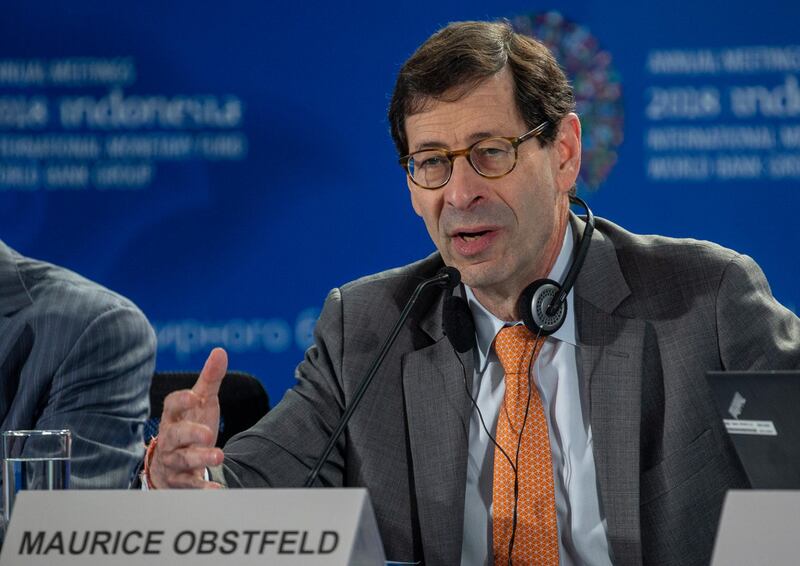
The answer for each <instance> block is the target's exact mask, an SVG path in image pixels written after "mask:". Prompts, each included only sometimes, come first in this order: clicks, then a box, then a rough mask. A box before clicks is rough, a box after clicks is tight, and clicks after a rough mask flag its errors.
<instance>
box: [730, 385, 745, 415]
mask: <svg viewBox="0 0 800 566" xmlns="http://www.w3.org/2000/svg"><path fill="white" fill-rule="evenodd" d="M745 403H747V399H745V398H744V397H742V394H741V393H739V392H738V391H737V392H736V393H734V395H733V400H732V401H731V406H730V407H728V412H729V413H730V414H731V416H732V417H733V418H734V419H738V418H739V415H741V414H742V411H743V410H744V404H745Z"/></svg>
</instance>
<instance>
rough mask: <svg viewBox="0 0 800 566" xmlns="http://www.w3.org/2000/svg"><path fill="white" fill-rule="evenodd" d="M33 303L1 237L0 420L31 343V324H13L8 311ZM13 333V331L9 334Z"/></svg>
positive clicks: (6, 407) (5, 410) (6, 411)
mask: <svg viewBox="0 0 800 566" xmlns="http://www.w3.org/2000/svg"><path fill="white" fill-rule="evenodd" d="M31 304H33V301H32V300H31V297H30V295H29V294H28V290H27V288H26V287H25V285H24V283H23V281H22V278H21V277H20V274H19V268H18V266H17V257H15V254H14V252H13V251H12V250H11V248H9V247H8V246H6V245H5V244H4V243H3V242H2V241H0V422H3V429H4V430H5V428H7V427H6V426H5V418H6V415H7V414H8V410H9V408H10V406H11V402H12V401H13V400H14V396H15V394H16V391H17V388H18V387H19V377H20V371H21V367H22V365H23V364H24V362H25V359H26V358H27V355H28V352H29V351H30V349H31V347H32V346H33V334H32V331H31V330H30V328H27V327H26V328H21V327H20V325H19V324H17V325H14V324H13V320H12V318H11V315H13V314H14V313H16V312H17V311H19V310H20V309H22V308H24V307H27V306H29V305H31ZM12 333H13V334H12Z"/></svg>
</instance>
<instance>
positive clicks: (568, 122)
mask: <svg viewBox="0 0 800 566" xmlns="http://www.w3.org/2000/svg"><path fill="white" fill-rule="evenodd" d="M554 143H555V149H556V151H557V155H558V171H557V172H556V179H557V181H558V188H559V190H561V191H569V190H570V189H571V188H572V187H573V186H575V181H576V180H577V179H578V173H579V172H580V170H581V121H580V119H579V118H578V115H577V114H575V113H574V112H570V113H569V114H567V115H566V116H564V118H562V119H561V125H560V126H559V128H558V134H556V139H555V142H554Z"/></svg>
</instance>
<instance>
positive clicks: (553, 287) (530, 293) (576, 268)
mask: <svg viewBox="0 0 800 566" xmlns="http://www.w3.org/2000/svg"><path fill="white" fill-rule="evenodd" d="M569 200H570V202H572V203H573V204H577V205H579V206H581V207H582V208H583V209H584V210H585V211H586V225H585V226H584V228H583V233H582V234H581V239H580V242H579V243H578V249H577V250H576V252H575V257H574V258H573V260H572V265H570V268H569V271H567V274H566V275H565V276H564V281H563V282H561V283H558V282H556V281H553V280H552V279H539V280H538V281H534V282H533V283H531V284H530V285H528V286H527V287H525V289H524V290H523V291H522V294H521V295H520V297H519V299H518V300H517V312H519V313H520V316H521V317H522V322H524V323H525V326H527V327H528V328H529V329H530V330H531V332H533V333H534V334H537V335H539V336H549V335H550V334H553V333H554V332H556V331H557V330H558V329H559V328H561V325H562V324H564V321H565V320H566V319H567V295H569V292H570V291H571V290H572V286H573V285H574V284H575V281H576V279H577V278H578V273H580V270H581V267H583V262H584V260H585V259H586V254H587V253H588V252H589V245H590V244H591V243H592V233H593V232H594V215H593V214H592V210H591V209H590V208H589V205H587V204H586V203H585V202H584V201H583V200H582V199H580V198H578V197H577V196H574V195H571V196H570V197H569ZM450 293H451V294H450V295H448V296H447V297H446V298H445V300H444V305H443V306H442V327H443V329H444V333H445V335H446V336H447V339H448V340H450V343H451V344H452V345H453V348H455V350H456V351H457V352H459V353H464V352H467V351H468V350H470V349H471V348H472V346H473V345H474V343H475V322H474V321H473V320H472V312H471V311H470V310H469V305H468V304H467V301H466V300H465V299H464V298H463V297H458V296H454V295H452V291H451V292H450Z"/></svg>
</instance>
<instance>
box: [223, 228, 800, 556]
mask: <svg viewBox="0 0 800 566" xmlns="http://www.w3.org/2000/svg"><path fill="white" fill-rule="evenodd" d="M573 222H576V223H578V224H580V222H581V221H580V220H578V219H576V218H573ZM581 231H582V226H576V233H580V232H581ZM441 265H442V263H441V259H440V258H439V257H438V255H434V256H431V257H429V258H427V259H425V260H423V261H420V262H418V263H415V264H412V265H410V266H407V267H404V268H400V269H396V270H392V271H388V272H385V273H381V274H378V275H374V276H371V277H366V278H364V279H360V280H358V281H355V282H353V283H350V284H348V285H345V286H344V287H342V288H341V289H334V290H333V291H332V292H331V294H330V295H329V296H328V300H327V301H326V303H325V307H324V309H323V312H322V315H321V317H320V320H319V322H318V324H317V327H316V343H315V345H314V346H312V347H311V348H310V349H309V350H308V351H307V353H306V357H305V360H304V361H303V362H302V363H301V364H300V365H299V366H298V369H297V378H298V383H297V385H296V386H295V387H294V388H293V389H292V390H290V391H289V392H287V394H286V396H285V397H284V399H283V401H282V402H281V403H280V404H279V405H278V406H277V407H276V408H275V409H274V410H273V411H272V412H270V413H269V414H268V415H267V416H266V417H265V418H264V419H263V420H261V421H260V422H259V423H258V424H257V425H256V426H254V427H253V428H252V429H251V430H249V431H247V432H245V433H242V434H241V435H239V436H238V437H235V438H234V439H232V440H231V441H230V442H229V443H228V445H227V446H226V448H225V453H226V459H225V466H224V470H223V472H224V477H223V479H224V481H226V482H227V484H228V485H232V486H236V485H246V486H263V485H269V486H298V485H300V484H302V482H303V479H304V477H305V475H306V474H307V472H308V469H309V468H310V467H311V466H312V465H313V463H314V461H315V460H316V458H317V457H318V455H319V454H320V452H321V451H322V447H323V445H324V444H325V441H326V439H327V438H328V435H329V434H330V433H331V431H332V429H333V427H334V425H335V423H336V421H337V419H338V418H339V415H340V414H341V412H342V410H343V408H344V407H345V405H346V404H347V403H349V401H350V398H351V396H352V393H353V390H354V388H355V387H356V384H357V383H358V381H359V380H360V379H361V377H362V376H363V375H364V373H365V371H366V370H367V368H368V366H369V364H370V362H371V361H372V359H373V357H374V356H375V353H376V350H377V348H378V346H379V344H380V343H381V342H382V340H383V339H384V338H385V337H386V336H387V334H388V332H389V329H390V327H391V326H392V324H393V323H394V321H395V320H396V318H397V316H398V314H399V311H400V309H401V308H402V306H403V304H404V303H405V302H406V300H407V299H408V297H409V296H410V294H411V292H412V290H413V288H414V287H415V286H416V284H417V283H418V282H419V281H421V280H422V279H424V278H426V277H429V276H432V275H433V274H434V273H435V272H436V271H437V270H438V269H439V268H440V267H441ZM441 299H442V294H441V293H437V292H435V291H430V292H428V294H427V295H425V296H424V298H423V300H422V301H421V303H420V304H418V305H417V307H416V308H415V309H414V311H413V312H412V315H411V319H410V320H409V321H408V323H407V324H406V325H405V327H404V330H403V331H402V332H401V334H400V335H399V338H398V340H397V342H396V344H395V346H394V348H393V349H392V351H391V352H390V353H389V355H388V357H387V358H386V361H385V363H384V364H383V367H382V369H381V371H380V372H379V373H378V374H377V375H376V377H375V380H374V382H373V384H372V387H371V389H370V390H369V391H368V392H367V393H366V395H365V396H364V399H363V401H362V405H361V406H360V407H359V409H358V410H357V411H356V412H355V414H354V416H353V419H352V421H351V422H350V424H349V426H348V428H347V430H346V433H345V435H344V438H343V439H342V441H341V442H340V443H339V445H338V447H337V450H335V451H334V452H333V456H332V457H331V459H330V462H329V463H328V464H327V465H326V466H325V467H324V468H323V471H322V474H321V482H322V483H323V484H325V485H334V486H339V485H345V486H366V487H368V488H369V490H370V494H371V497H372V500H373V505H374V507H375V511H376V515H377V518H378V524H379V527H380V529H381V532H382V536H383V539H384V544H385V547H386V551H387V558H390V559H393V560H412V559H413V560H424V561H425V564H445V565H449V564H457V563H458V562H459V557H460V552H461V542H462V540H461V539H462V530H463V513H464V490H465V484H466V466H467V448H468V446H467V445H468V438H469V428H468V427H469V415H470V410H471V404H470V401H469V399H468V397H467V395H466V393H465V388H466V387H467V385H468V384H471V379H467V377H469V376H471V375H472V372H473V357H472V354H469V353H468V354H466V355H462V356H460V357H459V356H458V355H456V354H455V353H454V350H453V348H452V347H451V346H450V344H449V343H448V341H447V339H446V338H445V337H444V336H443V333H442V327H441ZM575 310H576V313H575V315H576V323H577V330H578V340H579V346H580V354H579V373H580V375H581V380H582V384H583V391H584V397H583V398H584V401H585V402H587V403H588V411H589V414H590V419H591V425H592V433H593V438H594V456H595V464H596V468H597V478H598V484H599V485H598V487H599V493H600V499H601V509H602V512H603V514H604V516H605V517H606V519H607V525H608V537H609V543H610V547H611V552H612V558H613V560H614V562H615V563H616V564H642V563H646V564H704V563H707V562H708V560H709V556H710V552H711V548H712V544H713V537H714V533H715V529H716V524H717V520H718V517H719V512H720V506H721V503H722V499H723V496H724V494H725V491H726V490H727V489H729V488H736V487H744V486H746V479H745V477H744V475H743V473H742V471H741V469H740V467H739V465H738V463H737V460H736V458H735V456H734V455H733V452H732V447H731V445H730V443H729V440H728V439H727V437H726V433H725V431H724V430H723V428H722V426H721V423H720V419H719V417H718V416H717V413H716V410H715V407H714V406H713V403H712V400H711V396H710V392H709V390H708V386H707V384H706V381H705V378H704V376H705V373H706V372H707V371H709V370H718V369H731V370H742V369H748V368H770V369H784V368H797V367H800V321H798V319H797V317H795V316H794V315H793V314H792V313H791V312H789V311H788V310H786V309H785V308H783V307H782V306H781V305H779V304H778V303H777V302H776V301H775V300H774V299H773V298H772V296H771V294H770V291H769V287H768V286H767V282H766V280H765V279H764V276H763V274H762V273H761V270H760V269H759V268H758V266H757V265H756V264H755V263H754V262H753V261H752V260H751V259H749V258H747V257H745V256H741V255H739V254H736V253H735V252H732V251H730V250H726V249H723V248H721V247H719V246H716V245H714V244H711V243H708V242H698V241H692V240H681V241H679V240H674V239H668V238H661V237H655V236H637V235H633V234H631V233H628V232H626V231H624V230H622V229H621V228H619V227H618V226H615V225H614V224H612V223H610V222H607V221H604V220H602V219H598V221H597V229H596V231H595V233H594V236H593V239H592V245H591V248H590V250H589V253H588V257H587V260H586V263H585V264H584V267H583V269H582V271H581V273H580V276H579V278H578V281H577V284H576V288H575Z"/></svg>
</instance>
